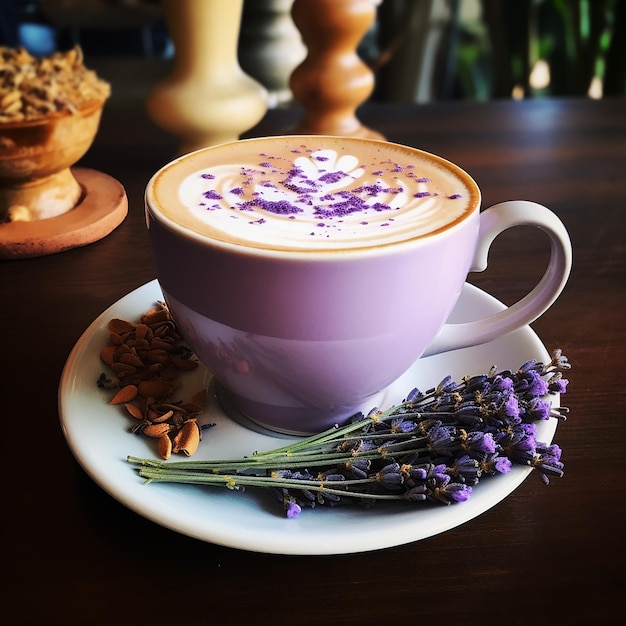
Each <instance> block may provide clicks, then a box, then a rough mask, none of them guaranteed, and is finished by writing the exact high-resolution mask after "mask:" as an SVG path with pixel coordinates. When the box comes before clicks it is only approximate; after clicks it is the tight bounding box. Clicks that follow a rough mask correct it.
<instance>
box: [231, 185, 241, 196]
mask: <svg viewBox="0 0 626 626" xmlns="http://www.w3.org/2000/svg"><path fill="white" fill-rule="evenodd" d="M230 193H233V194H235V195H236V196H243V189H242V188H241V187H235V188H234V189H231V190H230Z"/></svg>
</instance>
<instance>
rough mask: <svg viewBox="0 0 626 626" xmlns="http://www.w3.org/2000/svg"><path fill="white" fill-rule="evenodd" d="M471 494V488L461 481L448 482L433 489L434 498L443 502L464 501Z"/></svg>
mask: <svg viewBox="0 0 626 626" xmlns="http://www.w3.org/2000/svg"><path fill="white" fill-rule="evenodd" d="M471 495H472V488H471V487H470V486H469V485H464V484H463V483H448V484H447V485H445V486H443V487H437V488H436V489H435V490H433V496H434V497H435V499H437V500H439V501H440V502H443V503H444V504H452V503H453V502H466V501H467V500H469V498H470V496H471Z"/></svg>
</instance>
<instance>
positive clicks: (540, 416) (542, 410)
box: [526, 398, 552, 420]
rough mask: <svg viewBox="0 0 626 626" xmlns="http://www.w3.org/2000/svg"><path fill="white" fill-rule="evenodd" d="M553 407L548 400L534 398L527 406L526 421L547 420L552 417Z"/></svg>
mask: <svg viewBox="0 0 626 626" xmlns="http://www.w3.org/2000/svg"><path fill="white" fill-rule="evenodd" d="M551 410H552V406H551V404H550V403H549V402H547V401H546V400H542V399H541V398H533V399H532V400H531V401H530V402H529V403H528V405H527V406H526V419H529V420H547V419H548V418H549V417H550V412H551Z"/></svg>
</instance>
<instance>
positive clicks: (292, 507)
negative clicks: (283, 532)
mask: <svg viewBox="0 0 626 626" xmlns="http://www.w3.org/2000/svg"><path fill="white" fill-rule="evenodd" d="M300 513H302V507H301V506H300V505H299V504H298V503H297V502H295V501H294V500H287V501H286V502H285V515H286V516H287V517H288V518H289V519H295V518H296V517H298V515H300Z"/></svg>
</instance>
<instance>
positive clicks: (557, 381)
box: [548, 376, 569, 393]
mask: <svg viewBox="0 0 626 626" xmlns="http://www.w3.org/2000/svg"><path fill="white" fill-rule="evenodd" d="M568 383H569V380H567V378H560V377H556V376H555V377H553V378H552V379H550V381H549V382H548V391H549V392H550V393H565V392H566V391H567V385H568Z"/></svg>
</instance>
